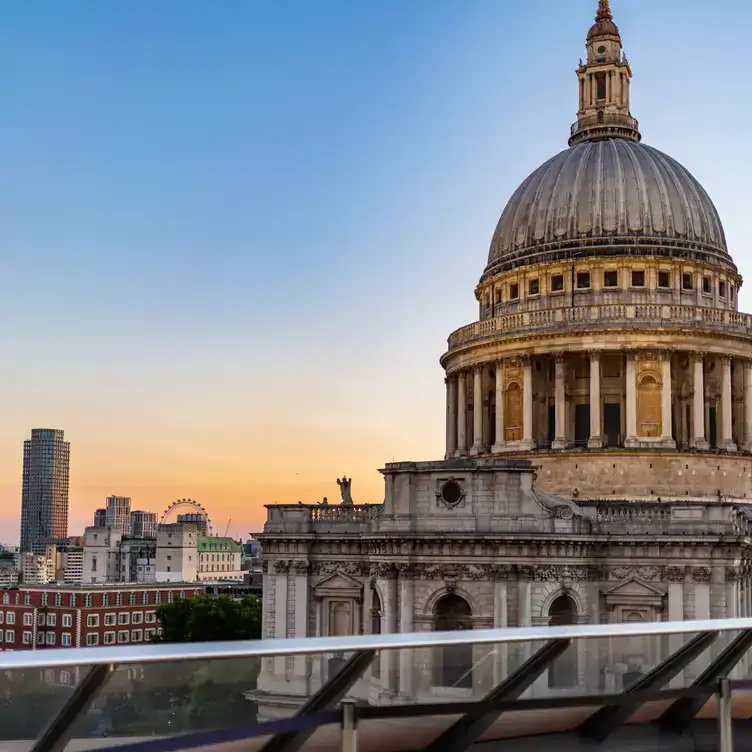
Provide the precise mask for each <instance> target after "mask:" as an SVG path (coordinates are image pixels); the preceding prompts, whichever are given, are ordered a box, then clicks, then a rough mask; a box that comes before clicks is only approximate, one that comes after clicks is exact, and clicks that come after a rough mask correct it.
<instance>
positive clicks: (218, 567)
mask: <svg viewBox="0 0 752 752" xmlns="http://www.w3.org/2000/svg"><path fill="white" fill-rule="evenodd" d="M197 549H198V579H199V580H233V581H236V582H243V578H244V575H245V572H243V569H242V566H241V556H242V553H243V548H242V546H241V545H240V543H238V542H237V541H236V540H233V539H232V538H220V537H214V536H206V535H199V536H198V544H197Z"/></svg>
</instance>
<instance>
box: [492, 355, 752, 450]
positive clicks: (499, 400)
mask: <svg viewBox="0 0 752 752" xmlns="http://www.w3.org/2000/svg"><path fill="white" fill-rule="evenodd" d="M751 438H752V437H751ZM491 451H492V452H493V453H494V454H498V453H499V452H503V451H504V361H503V360H500V361H498V362H497V363H496V441H495V442H494V445H493V448H492V449H491Z"/></svg>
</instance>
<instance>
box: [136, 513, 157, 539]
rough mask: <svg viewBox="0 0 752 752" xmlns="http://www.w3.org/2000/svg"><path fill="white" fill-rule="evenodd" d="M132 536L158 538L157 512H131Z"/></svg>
mask: <svg viewBox="0 0 752 752" xmlns="http://www.w3.org/2000/svg"><path fill="white" fill-rule="evenodd" d="M131 536H132V537H133V538H156V537H157V513H156V512H142V511H140V510H137V511H134V512H131Z"/></svg>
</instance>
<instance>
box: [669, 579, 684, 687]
mask: <svg viewBox="0 0 752 752" xmlns="http://www.w3.org/2000/svg"><path fill="white" fill-rule="evenodd" d="M684 577H685V573H684V567H667V568H666V579H668V620H669V621H684ZM684 642H685V638H684V636H683V635H670V636H669V638H668V643H669V650H670V652H671V653H675V652H676V651H677V650H679V648H681V646H682V645H683V644H684ZM684 680H685V677H684V672H683V671H681V672H680V673H679V674H678V675H677V676H676V677H675V678H674V679H673V680H672V681H671V684H670V686H671V688H672V689H680V688H681V687H684V686H686V685H685V683H684Z"/></svg>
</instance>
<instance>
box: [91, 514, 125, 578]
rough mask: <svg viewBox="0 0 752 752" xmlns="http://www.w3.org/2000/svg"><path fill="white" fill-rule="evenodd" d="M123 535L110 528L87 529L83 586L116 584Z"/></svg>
mask: <svg viewBox="0 0 752 752" xmlns="http://www.w3.org/2000/svg"><path fill="white" fill-rule="evenodd" d="M122 538H123V534H122V533H121V532H120V531H119V530H113V529H112V528H110V527H87V528H86V530H85V532H84V560H83V571H82V574H81V582H82V583H83V584H85V585H88V584H98V583H106V582H118V574H119V570H120V567H119V561H118V552H119V548H120V541H121V540H122Z"/></svg>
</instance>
